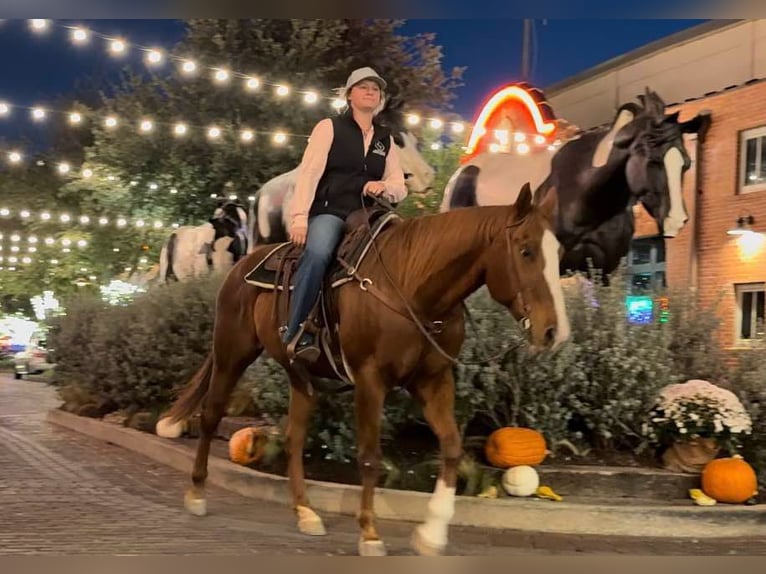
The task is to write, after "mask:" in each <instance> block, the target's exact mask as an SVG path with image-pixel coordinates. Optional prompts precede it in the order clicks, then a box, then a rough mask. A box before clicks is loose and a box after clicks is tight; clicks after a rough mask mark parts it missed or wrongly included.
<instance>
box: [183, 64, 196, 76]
mask: <svg viewBox="0 0 766 574" xmlns="http://www.w3.org/2000/svg"><path fill="white" fill-rule="evenodd" d="M181 71H182V72H183V73H184V74H186V75H187V76H189V75H191V74H193V73H194V72H196V71H197V63H196V62H195V61H194V60H184V61H183V62H182V63H181Z"/></svg>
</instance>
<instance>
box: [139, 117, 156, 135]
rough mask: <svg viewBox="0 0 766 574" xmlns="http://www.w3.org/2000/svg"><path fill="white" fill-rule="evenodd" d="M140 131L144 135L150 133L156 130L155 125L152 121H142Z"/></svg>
mask: <svg viewBox="0 0 766 574" xmlns="http://www.w3.org/2000/svg"><path fill="white" fill-rule="evenodd" d="M139 129H140V130H141V131H142V132H143V133H149V132H150V131H152V130H153V129H154V123H153V122H152V121H151V120H141V124H140V125H139Z"/></svg>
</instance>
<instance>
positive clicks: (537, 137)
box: [460, 82, 557, 163]
mask: <svg viewBox="0 0 766 574" xmlns="http://www.w3.org/2000/svg"><path fill="white" fill-rule="evenodd" d="M556 128H557V125H556V117H555V115H554V114H553V110H552V108H551V106H550V105H549V104H548V102H547V101H546V99H545V94H543V92H542V90H540V89H538V88H534V87H532V86H530V85H529V84H527V83H526V82H520V83H514V84H510V85H507V86H504V87H502V88H500V89H498V90H496V91H495V92H493V93H492V94H491V95H490V96H489V97H488V98H487V100H486V101H485V102H484V105H482V107H481V110H480V111H479V113H478V115H477V116H476V119H475V121H474V122H473V129H472V130H471V134H470V136H469V138H468V143H467V145H466V148H465V152H464V154H463V156H462V157H461V160H460V162H461V163H466V162H468V161H470V160H471V159H472V158H473V157H475V156H477V155H479V154H481V153H484V152H500V153H502V152H510V151H512V150H514V149H515V150H517V151H519V152H520V153H527V152H529V151H530V150H532V149H534V148H535V147H542V146H545V147H547V146H548V145H550V144H551V143H553V141H554V140H555V137H556Z"/></svg>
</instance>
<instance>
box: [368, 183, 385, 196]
mask: <svg viewBox="0 0 766 574" xmlns="http://www.w3.org/2000/svg"><path fill="white" fill-rule="evenodd" d="M363 191H364V194H365V195H375V196H379V195H381V194H383V192H385V191H386V184H385V183H383V182H382V181H368V182H367V183H365V184H364V188H363Z"/></svg>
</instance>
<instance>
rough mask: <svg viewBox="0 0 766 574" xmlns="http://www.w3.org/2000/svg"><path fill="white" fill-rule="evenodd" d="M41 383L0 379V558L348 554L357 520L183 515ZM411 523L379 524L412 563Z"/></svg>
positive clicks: (738, 545) (615, 542)
mask: <svg viewBox="0 0 766 574" xmlns="http://www.w3.org/2000/svg"><path fill="white" fill-rule="evenodd" d="M57 404H58V401H57V400H56V398H55V393H54V392H53V390H52V389H50V388H49V387H47V386H45V385H43V384H42V383H35V382H31V381H26V380H23V381H15V380H13V379H12V378H10V377H7V376H5V375H2V374H0V554H4V555H9V554H11V555H12V554H109V555H115V554H116V555H146V554H155V555H156V554H182V555H189V554H230V555H231V554H238V555H242V554H292V555H296V554H299V555H300V554H312V555H348V554H355V552H356V540H357V536H358V530H357V527H356V523H355V521H354V519H353V518H351V517H346V516H334V515H327V514H324V515H323V518H324V519H325V523H326V525H327V528H328V532H329V534H328V535H327V536H325V537H318V538H312V537H306V536H303V535H301V534H299V533H298V532H297V531H296V529H295V525H294V520H293V515H292V512H291V511H290V510H289V509H288V508H286V507H284V506H282V505H279V504H276V503H268V502H264V501H260V500H254V499H251V498H247V497H243V496H240V495H237V494H234V493H231V492H228V491H225V490H222V489H220V488H217V487H210V488H209V489H208V508H209V509H210V514H209V515H208V516H207V517H204V518H198V517H194V516H190V515H188V514H187V513H186V512H185V511H184V510H183V508H182V503H181V499H182V494H183V491H184V489H185V488H186V486H187V485H188V483H189V477H188V476H186V475H185V474H183V473H180V472H178V471H176V470H173V469H171V468H168V467H166V466H163V465H160V464H158V463H155V462H153V461H151V460H149V459H146V458H144V457H142V456H140V455H138V454H135V453H133V452H130V451H127V450H124V449H121V448H119V447H117V446H114V445H111V444H108V443H104V442H100V441H97V440H95V439H92V438H90V437H87V436H83V435H80V434H78V433H74V432H72V431H68V430H66V429H62V428H60V427H57V426H54V425H51V424H50V423H47V422H46V421H45V420H44V417H45V413H46V411H47V410H48V409H50V408H53V407H55V406H57ZM412 527H413V525H412V524H409V523H402V522H394V521H381V523H380V531H381V535H382V536H383V537H384V539H385V541H386V544H387V546H388V549H389V553H391V554H397V555H403V554H411V551H410V550H409V548H408V544H407V542H408V538H409V535H410V533H411V531H412ZM449 553H450V554H453V555H486V554H493V555H497V554H504V555H519V554H562V553H596V554H615V553H620V554H658V553H659V554H729V553H736V554H766V539H764V540H763V541H752V540H750V541H719V542H717V543H716V544H711V543H710V542H706V543H704V544H694V543H690V542H680V541H657V540H640V539H634V538H627V537H626V538H609V539H605V538H597V537H592V536H591V537H586V536H571V535H555V534H553V535H552V534H538V533H528V532H517V531H487V530H480V529H475V528H463V527H453V528H452V529H451V545H450V549H449Z"/></svg>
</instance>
